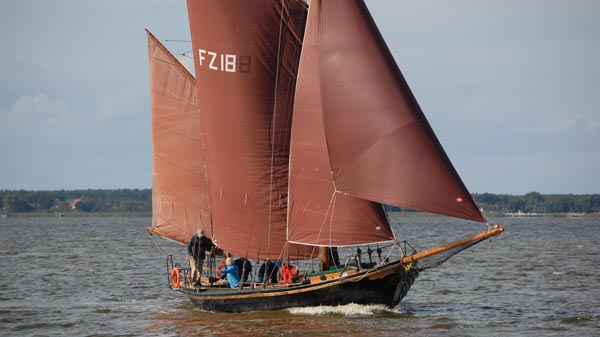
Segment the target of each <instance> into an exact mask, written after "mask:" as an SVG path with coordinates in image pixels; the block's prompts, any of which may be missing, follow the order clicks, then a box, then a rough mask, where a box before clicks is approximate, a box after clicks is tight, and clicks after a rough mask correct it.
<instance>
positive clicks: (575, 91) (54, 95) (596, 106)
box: [0, 0, 600, 195]
mask: <svg viewBox="0 0 600 337" xmlns="http://www.w3.org/2000/svg"><path fill="white" fill-rule="evenodd" d="M366 2H367V6H368V8H369V10H370V11H371V14H372V15H373V17H374V19H375V21H376V22H377V24H378V26H379V29H380V31H381V33H382V35H383V36H384V38H385V40H386V42H387V44H388V47H389V49H390V50H391V51H392V53H393V54H394V57H395V59H396V62H397V63H398V65H399V67H400V69H401V70H402V72H403V74H404V76H405V78H406V80H407V81H408V83H409V85H410V86H411V89H412V91H413V93H414V94H415V96H416V98H417V100H418V101H419V104H420V105H421V108H422V109H423V111H424V112H425V114H426V116H427V118H428V120H429V122H430V124H431V125H432V127H433V129H434V131H435V132H436V134H437V136H438V138H439V139H440V141H441V143H442V144H443V146H444V148H445V150H446V152H447V154H448V156H449V157H450V159H451V161H452V162H453V164H454V166H455V167H456V169H457V171H458V172H459V174H460V175H461V177H462V179H463V181H464V182H465V184H466V185H467V187H468V188H469V190H470V191H471V192H474V193H484V192H489V193H502V194H516V195H520V194H525V193H528V192H531V191H537V192H540V193H552V194H554V193H573V194H590V193H600V1H596V0H573V1H558V0H504V1H494V0H456V1H443V0H436V1H434V0H423V1H406V0H385V1H384V0H367V1H366ZM144 28H148V29H149V30H150V31H152V32H153V33H154V34H155V35H156V36H157V37H158V38H159V39H161V40H164V39H170V40H186V41H189V40H190V37H189V24H188V18H187V12H186V4H185V1H184V0H126V1H120V0H86V1H79V0H0V190H2V189H26V190H56V189H87V188H94V189H95V188H150V187H151V186H152V158H151V156H152V155H151V153H152V144H151V129H150V97H149V75H148V55H147V40H146V34H145V32H144ZM165 44H166V45H167V47H168V48H169V49H170V50H171V51H172V52H173V53H174V54H181V53H184V52H187V51H189V50H191V44H190V43H182V42H165ZM179 58H180V59H181V60H182V61H183V62H184V63H186V64H187V65H188V66H189V65H190V61H191V60H190V59H189V58H187V57H185V56H179Z"/></svg>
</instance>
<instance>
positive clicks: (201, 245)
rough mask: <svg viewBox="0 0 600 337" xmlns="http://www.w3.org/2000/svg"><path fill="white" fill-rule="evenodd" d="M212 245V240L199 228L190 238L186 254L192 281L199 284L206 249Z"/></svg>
mask: <svg viewBox="0 0 600 337" xmlns="http://www.w3.org/2000/svg"><path fill="white" fill-rule="evenodd" d="M213 247H214V244H213V242H212V241H211V240H210V239H209V238H207V237H206V236H205V235H204V231H203V230H201V229H199V230H198V231H197V232H196V234H194V235H193V236H192V238H191V239H190V243H189V244H188V256H189V258H190V267H191V269H192V270H191V274H192V282H195V283H196V285H200V279H201V278H202V265H203V264H204V258H205V257H206V251H210V250H211V249H212V248H213Z"/></svg>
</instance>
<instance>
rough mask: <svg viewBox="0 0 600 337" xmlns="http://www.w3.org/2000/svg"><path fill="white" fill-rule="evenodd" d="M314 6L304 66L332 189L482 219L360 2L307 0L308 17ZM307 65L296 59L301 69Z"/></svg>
mask: <svg viewBox="0 0 600 337" xmlns="http://www.w3.org/2000/svg"><path fill="white" fill-rule="evenodd" d="M315 9H316V10H315ZM315 12H319V13H318V15H319V20H312V19H311V20H310V21H311V27H309V28H308V29H311V30H312V29H316V30H317V32H318V33H317V34H316V35H315V36H316V37H318V43H316V44H317V45H318V47H316V48H318V57H315V58H313V62H317V64H316V65H312V66H311V67H310V70H311V71H313V72H314V74H313V75H312V76H314V77H316V78H315V79H314V82H318V83H319V95H320V97H321V99H320V108H321V109H322V111H323V120H324V125H325V134H326V139H327V148H328V152H329V158H330V160H331V167H332V171H333V177H334V181H335V185H336V187H337V189H338V190H339V191H342V192H345V193H348V194H351V195H354V196H357V197H360V198H365V199H368V200H372V201H377V202H381V203H385V204H391V205H396V206H401V207H407V208H411V209H416V210H424V211H428V212H432V213H440V214H445V215H450V216H454V217H459V218H466V219H471V220H476V221H482V222H484V221H486V220H485V218H484V216H483V215H482V214H481V212H480V211H479V209H478V207H477V205H476V204H475V202H474V200H473V198H472V197H471V195H470V193H469V192H468V191H467V189H466V188H465V185H464V184H463V182H462V181H461V179H460V177H459V176H458V174H457V172H456V170H455V169H454V167H453V166H452V164H451V162H450V160H449V159H448V157H447V155H446V153H445V152H444V150H443V148H442V146H441V144H440V143H439V141H438V139H437V138H436V136H435V134H434V132H433V130H432V129H431V127H430V125H429V123H428V122H427V120H426V118H425V116H424V115H423V112H422V111H421V109H420V107H419V105H418V103H417V101H416V100H415V98H414V96H413V94H412V92H411V91H410V88H409V87H408V84H407V83H406V81H405V79H404V77H403V76H402V74H401V72H400V70H399V69H398V66H397V65H396V63H395V62H394V59H393V57H392V55H391V53H390V52H389V50H388V48H387V46H386V44H385V42H384V40H383V38H382V37H381V35H380V33H379V31H378V29H377V27H376V25H375V23H374V22H373V19H372V18H371V16H370V14H369V12H368V10H367V7H366V5H365V4H364V3H363V1H360V0H352V1H351V0H348V1H321V0H313V1H311V10H310V16H313V15H315V14H316V13H315ZM313 26H314V27H313ZM308 68H309V67H304V64H302V65H301V69H300V70H301V72H303V71H304V70H307V69H308ZM302 75H303V74H302V73H301V74H300V76H302ZM296 104H300V102H296Z"/></svg>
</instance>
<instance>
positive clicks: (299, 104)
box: [288, 1, 394, 246]
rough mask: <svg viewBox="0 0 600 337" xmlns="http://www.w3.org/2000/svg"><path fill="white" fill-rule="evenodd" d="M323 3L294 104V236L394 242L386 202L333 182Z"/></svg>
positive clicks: (309, 36)
mask: <svg viewBox="0 0 600 337" xmlns="http://www.w3.org/2000/svg"><path fill="white" fill-rule="evenodd" d="M319 5H320V2H319V1H312V2H311V7H310V14H309V18H308V23H307V28H306V33H305V37H304V44H303V47H302V48H303V49H302V57H301V59H300V72H299V75H298V83H297V89H296V99H295V104H294V115H293V127H292V145H291V156H290V206H289V213H290V218H289V229H288V240H290V241H292V242H299V243H304V244H310V245H320V246H346V245H356V244H364V243H370V242H381V241H390V240H393V239H394V235H393V233H392V231H391V229H390V227H389V225H388V223H387V220H386V218H385V214H384V213H383V207H382V206H381V205H380V204H379V203H374V202H371V201H367V200H363V199H360V198H357V197H353V196H350V195H346V194H344V193H340V192H339V191H336V189H335V186H334V184H333V176H332V173H331V166H330V164H329V155H328V151H327V145H326V137H325V129H324V127H323V110H322V105H321V103H322V100H323V97H322V96H321V86H320V73H319V70H320V69H319V65H320V53H319V35H320V31H319V22H320V17H319V13H320V11H319ZM348 136H351V134H348Z"/></svg>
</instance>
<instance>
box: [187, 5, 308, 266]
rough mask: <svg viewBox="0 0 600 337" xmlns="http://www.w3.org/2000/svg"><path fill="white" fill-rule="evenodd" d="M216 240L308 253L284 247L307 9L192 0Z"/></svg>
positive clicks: (264, 252)
mask: <svg viewBox="0 0 600 337" xmlns="http://www.w3.org/2000/svg"><path fill="white" fill-rule="evenodd" d="M187 4H188V13H189V19H190V31H191V36H192V47H193V50H194V63H195V70H196V78H197V81H196V82H197V90H198V97H199V101H200V109H201V112H202V114H201V121H200V124H201V127H202V130H203V139H204V141H205V158H206V163H207V166H206V170H207V177H208V193H209V197H210V202H211V215H212V229H213V231H212V235H213V237H212V238H213V240H215V242H216V243H217V244H218V245H219V246H220V247H222V248H223V249H225V250H226V251H229V252H232V253H233V254H235V255H239V256H244V257H248V258H260V259H267V258H270V259H278V258H280V257H281V254H282V253H283V252H284V251H285V250H286V249H287V250H288V251H289V255H290V256H291V257H292V258H294V257H299V256H300V255H303V254H304V253H303V252H302V253H301V252H299V251H298V250H297V249H295V248H294V247H290V246H288V245H287V242H286V220H287V189H288V187H287V184H288V160H289V141H290V128H291V113H292V102H293V97H294V89H295V81H296V74H297V66H298V60H299V57H300V51H301V42H302V33H303V31H304V23H305V19H306V8H305V6H304V5H303V4H302V3H301V2H298V1H295V0H285V1H281V0H272V1H239V0H210V1H208V0H207V1H197V0H188V2H187Z"/></svg>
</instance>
